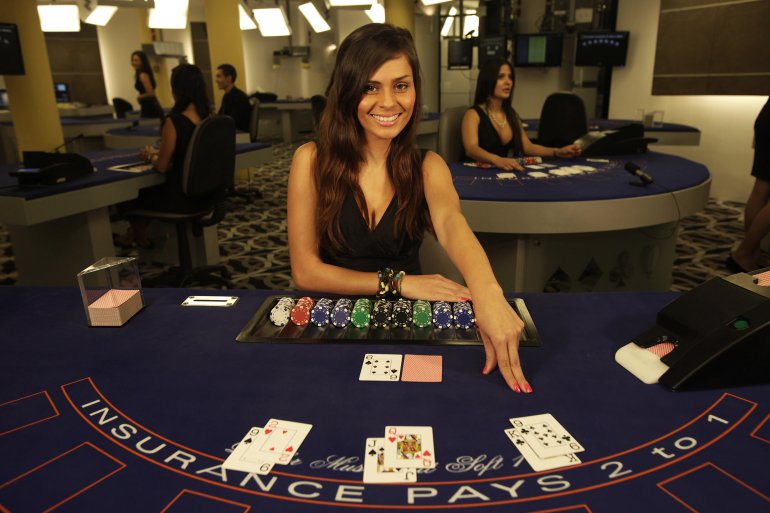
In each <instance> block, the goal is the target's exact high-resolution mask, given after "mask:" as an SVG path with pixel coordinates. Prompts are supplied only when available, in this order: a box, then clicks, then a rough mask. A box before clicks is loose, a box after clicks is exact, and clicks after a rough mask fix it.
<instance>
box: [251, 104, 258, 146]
mask: <svg viewBox="0 0 770 513" xmlns="http://www.w3.org/2000/svg"><path fill="white" fill-rule="evenodd" d="M250 101H251V116H250V117H249V139H250V140H251V142H257V135H259V103H260V102H259V99H258V98H256V97H252V98H250Z"/></svg>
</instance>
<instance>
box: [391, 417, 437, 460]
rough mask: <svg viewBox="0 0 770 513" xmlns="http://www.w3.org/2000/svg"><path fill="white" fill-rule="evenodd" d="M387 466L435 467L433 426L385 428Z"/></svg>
mask: <svg viewBox="0 0 770 513" xmlns="http://www.w3.org/2000/svg"><path fill="white" fill-rule="evenodd" d="M385 466H386V467H395V468H435V467H436V451H435V449H434V447H433V428H432V427H430V426H387V427H386V428H385Z"/></svg>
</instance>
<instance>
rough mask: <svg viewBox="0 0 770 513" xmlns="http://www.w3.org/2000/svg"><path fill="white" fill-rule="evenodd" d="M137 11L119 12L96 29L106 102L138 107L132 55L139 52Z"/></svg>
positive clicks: (140, 46)
mask: <svg viewBox="0 0 770 513" xmlns="http://www.w3.org/2000/svg"><path fill="white" fill-rule="evenodd" d="M139 13H140V11H139V9H118V10H117V12H116V13H115V15H114V16H113V17H112V19H111V20H110V22H109V23H108V24H107V26H105V27H96V33H97V36H98V38H99V53H100V55H101V59H102V70H103V71H104V87H105V89H106V91H107V101H110V102H111V101H112V99H113V98H115V97H118V98H123V99H124V100H126V101H129V102H131V103H132V104H133V105H134V107H135V108H137V109H138V108H139V103H138V102H137V101H136V97H137V95H138V94H139V93H137V92H136V89H134V68H132V67H131V53H132V52H135V51H136V50H141V49H142V44H141V41H140V40H139Z"/></svg>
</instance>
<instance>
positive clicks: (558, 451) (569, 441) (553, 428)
mask: <svg viewBox="0 0 770 513" xmlns="http://www.w3.org/2000/svg"><path fill="white" fill-rule="evenodd" d="M510 421H511V424H512V425H513V427H514V429H516V430H517V431H518V433H519V434H520V435H521V436H522V438H524V440H525V441H526V442H527V443H528V444H529V445H530V447H532V450H533V451H535V454H537V455H538V456H539V457H540V458H550V457H552V456H561V455H563V454H569V453H573V452H581V451H584V450H585V449H584V448H583V446H582V445H580V443H579V442H578V441H577V440H575V438H574V437H573V436H572V435H571V434H569V432H568V431H567V430H566V429H564V428H563V427H562V425H561V424H559V422H558V421H557V420H556V419H555V418H554V417H553V415H551V414H550V413H543V414H540V415H530V416H529V417H514V418H512V419H510Z"/></svg>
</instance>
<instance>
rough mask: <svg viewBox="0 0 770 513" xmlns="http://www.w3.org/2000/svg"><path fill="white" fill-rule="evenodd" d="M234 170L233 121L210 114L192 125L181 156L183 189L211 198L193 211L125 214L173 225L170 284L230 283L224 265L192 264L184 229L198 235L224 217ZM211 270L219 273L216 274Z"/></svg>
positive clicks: (179, 285)
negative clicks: (174, 258)
mask: <svg viewBox="0 0 770 513" xmlns="http://www.w3.org/2000/svg"><path fill="white" fill-rule="evenodd" d="M234 169H235V122H234V121H233V119H232V118H231V117H228V116H213V117H210V118H207V119H204V120H203V121H201V123H200V124H199V125H198V126H197V127H195V131H194V132H193V135H192V139H190V145H189V146H188V148H187V154H186V155H185V159H184V169H183V176H182V190H183V192H184V194H185V195H186V196H188V197H191V198H211V201H210V202H209V203H208V204H207V205H206V208H204V209H202V210H200V211H198V212H193V213H175V212H163V211H155V210H145V209H139V210H134V211H131V212H128V213H127V214H126V215H127V216H136V217H145V218H148V219H156V220H158V221H164V222H168V223H173V224H175V225H176V233H177V245H178V251H179V269H178V270H176V272H175V273H173V275H172V276H170V277H167V278H170V280H169V281H171V283H170V285H173V286H178V287H183V286H185V285H187V284H189V283H190V282H192V281H196V282H213V283H215V284H217V285H220V286H224V287H226V288H232V286H233V284H232V283H231V282H230V280H229V279H228V278H229V277H230V273H229V271H228V270H227V268H226V267H225V266H223V265H214V266H201V267H197V268H193V267H192V256H191V255H190V246H189V240H188V236H187V228H188V227H191V229H192V233H193V235H194V236H196V237H200V236H201V235H202V233H203V228H205V227H206V226H213V225H216V224H217V223H219V222H220V221H221V220H222V219H223V218H224V216H225V212H226V210H227V209H226V205H225V198H226V187H227V181H228V176H232V175H233V170H234ZM214 273H219V274H220V275H221V276H217V275H216V274H214Z"/></svg>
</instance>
